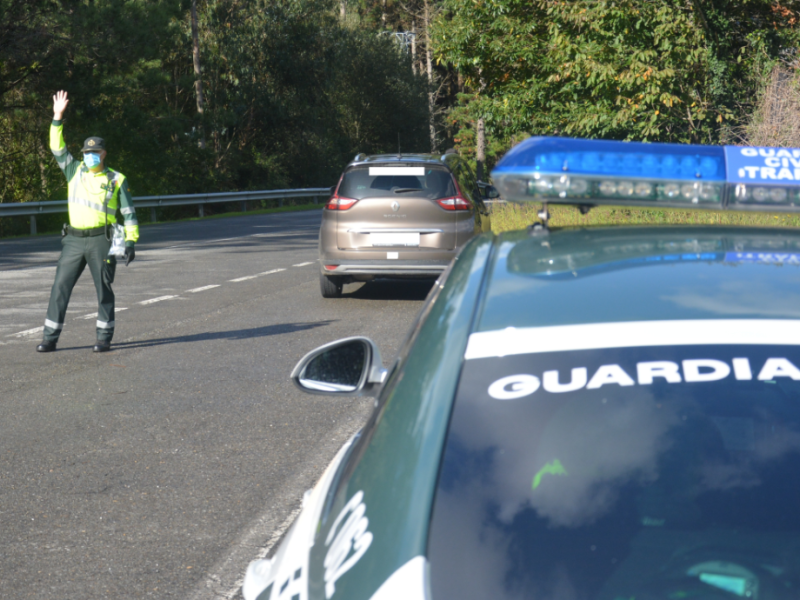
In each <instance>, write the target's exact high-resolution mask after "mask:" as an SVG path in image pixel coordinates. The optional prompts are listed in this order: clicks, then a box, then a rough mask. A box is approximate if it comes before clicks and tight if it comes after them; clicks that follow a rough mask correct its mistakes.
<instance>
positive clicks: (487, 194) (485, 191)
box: [480, 183, 500, 200]
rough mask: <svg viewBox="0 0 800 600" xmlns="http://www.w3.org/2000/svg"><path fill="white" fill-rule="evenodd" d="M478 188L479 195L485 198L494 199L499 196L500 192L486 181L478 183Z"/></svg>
mask: <svg viewBox="0 0 800 600" xmlns="http://www.w3.org/2000/svg"><path fill="white" fill-rule="evenodd" d="M480 189H481V195H482V196H483V198H484V199H485V200H494V199H495V198H499V197H500V192H499V191H498V189H497V188H496V187H494V186H493V185H489V184H488V183H482V184H481V185H480Z"/></svg>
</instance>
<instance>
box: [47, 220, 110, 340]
mask: <svg viewBox="0 0 800 600" xmlns="http://www.w3.org/2000/svg"><path fill="white" fill-rule="evenodd" d="M110 247H111V242H109V241H108V240H107V239H106V237H105V236H104V235H103V234H100V235H95V236H91V237H77V236H74V235H66V236H64V237H63V238H61V256H60V257H59V259H58V267H57V268H56V280H55V282H53V289H52V291H51V292H50V305H49V306H48V307H47V320H46V321H45V323H44V341H45V342H56V341H58V336H59V335H60V334H61V330H62V329H63V327H64V318H65V316H66V314H67V305H68V304H69V297H70V296H71V295H72V288H74V287H75V284H76V283H77V282H78V278H79V277H80V276H81V273H83V270H84V269H85V268H86V265H87V264H88V265H89V270H90V271H91V273H92V279H94V287H95V288H96V289H97V304H98V306H97V339H98V340H100V341H104V342H110V341H111V338H112V337H114V291H113V290H112V289H111V284H112V283H114V273H115V272H116V270H117V259H116V258H114V257H113V256H108V249H109V248H110Z"/></svg>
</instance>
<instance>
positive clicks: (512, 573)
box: [243, 138, 800, 600]
mask: <svg viewBox="0 0 800 600" xmlns="http://www.w3.org/2000/svg"><path fill="white" fill-rule="evenodd" d="M798 161H800V150H792V149H789V150H786V149H777V148H734V147H731V148H721V147H708V146H678V145H663V144H637V143H621V142H600V141H585V140H569V139H554V138H533V139H530V140H528V141H526V142H524V143H523V144H521V145H520V146H518V147H516V148H515V149H512V151H510V152H509V153H508V154H507V155H506V156H505V157H504V159H503V160H502V161H501V162H500V164H499V165H498V166H497V168H496V169H495V171H494V172H493V179H494V182H495V183H496V185H497V187H498V188H499V189H500V191H501V193H502V194H503V196H505V197H506V198H508V199H510V200H514V201H520V202H524V201H529V200H534V201H537V202H543V203H544V209H543V211H542V217H543V220H544V221H546V217H547V209H546V206H547V204H550V203H566V204H573V205H576V206H579V207H582V208H583V210H586V208H587V207H590V206H591V205H598V204H615V205H620V204H622V205H637V206H676V207H686V208H689V207H696V208H714V209H717V210H762V211H764V210H773V211H796V210H798V208H800V198H799V197H798V191H799V190H800V187H798V186H797V184H795V179H800V177H798V175H800V164H798ZM798 267H800V232H798V231H795V230H787V229H783V230H778V229H759V228H729V227H721V228H716V227H714V228H712V227H659V228H655V227H624V228H623V227H609V228H593V229H579V228H576V229H564V230H553V229H550V228H548V227H547V226H546V223H545V224H544V225H542V224H540V225H539V226H537V227H531V228H529V229H528V230H526V231H517V232H513V233H506V234H502V235H499V236H495V235H492V234H490V233H487V234H483V235H481V236H478V237H476V238H475V239H473V240H472V241H471V242H470V243H469V244H467V246H466V247H465V248H464V249H463V251H462V252H461V253H460V254H459V255H458V257H457V258H456V259H455V261H454V262H453V264H452V265H451V266H450V268H449V269H448V270H447V271H446V272H445V273H444V274H443V276H442V277H441V278H440V279H439V280H438V282H437V283H436V285H435V287H434V288H433V289H432V291H431V293H430V295H429V297H428V299H427V301H426V303H425V305H424V307H423V308H422V310H421V312H420V315H419V317H418V319H417V321H416V323H415V324H414V326H413V327H412V329H411V332H410V335H409V337H408V340H407V342H406V343H405V345H404V347H403V349H402V351H401V352H400V354H399V357H398V359H397V360H396V361H395V362H394V364H393V365H392V366H391V368H390V369H389V370H388V372H387V371H385V370H384V369H383V365H382V361H381V357H380V352H379V350H378V348H377V347H376V346H375V344H374V343H372V342H371V341H370V340H368V339H366V338H349V339H345V340H340V341H337V342H333V343H331V344H328V345H327V346H324V347H322V348H320V349H317V350H315V351H313V352H311V353H310V354H309V355H307V356H306V357H304V358H303V359H302V360H301V361H300V362H299V363H298V365H297V367H296V368H295V370H294V372H293V373H292V377H293V380H294V381H295V383H296V384H297V385H298V386H299V387H300V388H301V389H304V390H306V391H307V392H309V393H316V394H331V395H334V396H335V395H345V394H371V395H374V396H375V397H376V405H375V410H374V413H373V415H372V417H371V419H370V420H369V422H368V423H367V424H366V425H365V426H364V428H363V429H362V430H361V431H360V432H359V433H357V434H356V435H355V436H354V437H353V438H352V439H351V440H350V441H349V442H348V443H347V444H346V445H345V446H344V447H343V448H342V449H341V450H340V451H339V453H338V454H337V456H336V457H335V459H334V460H333V462H332V463H331V464H330V466H329V467H328V469H327V470H326V471H325V473H324V474H323V476H322V478H321V479H320V481H319V483H318V484H317V485H316V487H315V488H314V489H313V490H311V491H309V492H308V493H307V494H306V496H305V498H304V499H303V509H302V512H301V513H300V516H299V518H298V519H297V521H296V522H295V523H294V525H293V526H292V528H291V529H290V530H289V532H288V534H287V535H286V537H285V538H284V540H283V541H282V543H280V544H279V545H278V547H277V548H276V549H275V551H274V552H273V553H272V554H271V555H270V556H268V557H267V558H266V559H264V560H260V561H256V562H254V563H252V564H251V565H250V566H249V568H248V570H247V575H246V579H245V582H244V587H243V593H244V597H245V598H246V600H255V599H258V600H277V599H284V598H286V599H287V600H288V599H291V600H306V599H314V600H337V599H347V600H387V599H400V598H402V599H411V600H423V599H425V600H431V599H433V600H438V599H454V598H458V599H459V600H467V599H486V598H492V599H509V600H510V599H517V598H535V599H554V600H572V599H574V600H584V599H586V600H623V599H624V600H629V599H636V600H647V599H653V600H656V599H658V600H667V599H683V598H691V599H698V600H716V599H735V598H748V599H753V600H783V599H787V600H788V599H790V598H791V599H796V598H798V597H800V509H798V507H800V476H798V473H800V268H798ZM331 401H332V402H335V401H336V400H335V399H332V400H331Z"/></svg>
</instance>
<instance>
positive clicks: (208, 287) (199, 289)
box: [186, 285, 219, 294]
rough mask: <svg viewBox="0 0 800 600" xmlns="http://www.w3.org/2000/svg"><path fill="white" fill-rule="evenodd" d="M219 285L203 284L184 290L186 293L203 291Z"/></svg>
mask: <svg viewBox="0 0 800 600" xmlns="http://www.w3.org/2000/svg"><path fill="white" fill-rule="evenodd" d="M218 287H219V285H204V286H203V287H199V288H194V289H193V290H186V293H187V294H196V293H197V292H205V291H206V290H210V289H213V288H218Z"/></svg>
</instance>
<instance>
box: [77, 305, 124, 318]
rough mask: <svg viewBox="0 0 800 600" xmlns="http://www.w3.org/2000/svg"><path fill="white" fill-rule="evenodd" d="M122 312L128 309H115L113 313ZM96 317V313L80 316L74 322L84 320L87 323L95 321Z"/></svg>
mask: <svg viewBox="0 0 800 600" xmlns="http://www.w3.org/2000/svg"><path fill="white" fill-rule="evenodd" d="M123 310H128V309H127V308H115V309H114V312H122V311H123ZM98 316H99V315H98V314H97V313H89V314H88V315H81V316H80V317H75V320H78V319H86V320H87V321H88V320H89V319H95V318H97V317H98Z"/></svg>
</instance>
